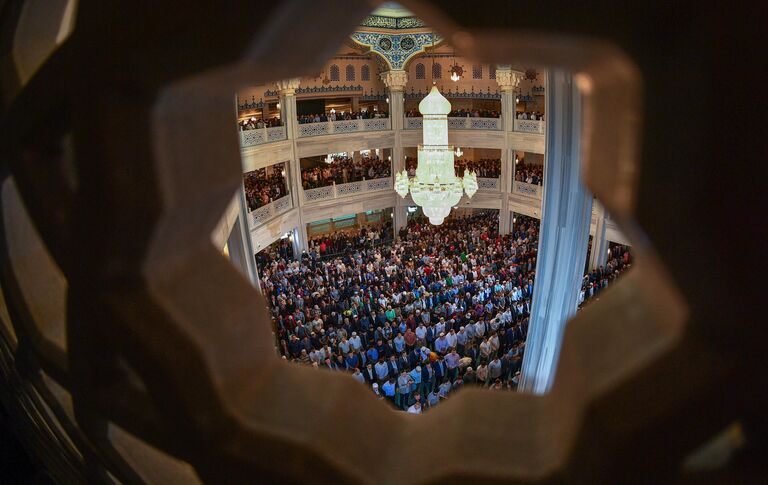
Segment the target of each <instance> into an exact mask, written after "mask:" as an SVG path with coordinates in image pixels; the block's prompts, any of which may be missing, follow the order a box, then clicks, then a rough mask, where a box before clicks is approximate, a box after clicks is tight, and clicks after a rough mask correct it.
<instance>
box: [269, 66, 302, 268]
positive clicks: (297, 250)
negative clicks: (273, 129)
mask: <svg viewBox="0 0 768 485" xmlns="http://www.w3.org/2000/svg"><path fill="white" fill-rule="evenodd" d="M275 84H276V85H277V89H278V91H279V93H280V116H281V118H282V119H283V123H284V124H285V129H286V133H287V134H288V139H289V140H290V141H291V162H290V166H289V167H288V176H289V178H290V185H291V188H290V192H291V194H292V195H291V197H292V198H293V206H294V207H296V209H297V210H298V214H299V217H298V221H299V222H298V227H297V228H296V229H295V230H294V234H293V253H294V256H295V257H296V258H300V257H301V252H302V251H306V250H307V249H308V245H307V243H308V241H307V228H306V225H305V224H304V218H303V216H302V210H301V206H302V204H303V202H304V189H303V188H302V186H301V163H300V161H299V157H298V155H297V154H298V151H297V150H296V139H297V138H298V134H299V120H298V117H297V110H296V89H297V88H298V87H299V79H298V78H294V79H285V80H282V81H278V82H277V83H275Z"/></svg>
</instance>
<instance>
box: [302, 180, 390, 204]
mask: <svg viewBox="0 0 768 485" xmlns="http://www.w3.org/2000/svg"><path fill="white" fill-rule="evenodd" d="M393 187H394V185H393V182H392V177H384V178H377V179H370V180H360V181H358V182H349V183H346V184H332V185H326V186H325V187H318V188H316V189H307V190H305V191H304V201H305V202H317V201H321V200H330V199H338V198H340V197H347V196H349V195H356V194H364V193H368V192H377V191H380V190H393Z"/></svg>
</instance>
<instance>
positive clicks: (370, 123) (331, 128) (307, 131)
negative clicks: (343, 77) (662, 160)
mask: <svg viewBox="0 0 768 485" xmlns="http://www.w3.org/2000/svg"><path fill="white" fill-rule="evenodd" d="M298 127H299V129H298V137H299V138H305V137H309V136H320V135H335V134H344V133H359V132H364V131H385V130H391V129H392V122H391V120H390V119H389V118H370V119H357V120H341V121H320V122H315V123H301V124H299V125H298Z"/></svg>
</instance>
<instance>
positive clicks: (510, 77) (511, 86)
mask: <svg viewBox="0 0 768 485" xmlns="http://www.w3.org/2000/svg"><path fill="white" fill-rule="evenodd" d="M522 80H523V73H522V72H520V71H515V70H512V69H510V68H509V67H507V66H505V67H501V66H499V67H498V68H497V69H496V82H497V83H498V85H499V88H500V89H501V91H502V92H504V91H514V90H515V89H517V87H518V86H519V85H520V81H522Z"/></svg>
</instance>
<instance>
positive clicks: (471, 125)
mask: <svg viewBox="0 0 768 485" xmlns="http://www.w3.org/2000/svg"><path fill="white" fill-rule="evenodd" d="M422 120H423V118H421V117H406V118H405V123H404V125H403V126H404V128H405V129H406V130H420V129H422V127H423V122H422ZM448 130H493V131H501V130H502V122H501V118H472V117H469V116H462V117H449V118H448Z"/></svg>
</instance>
